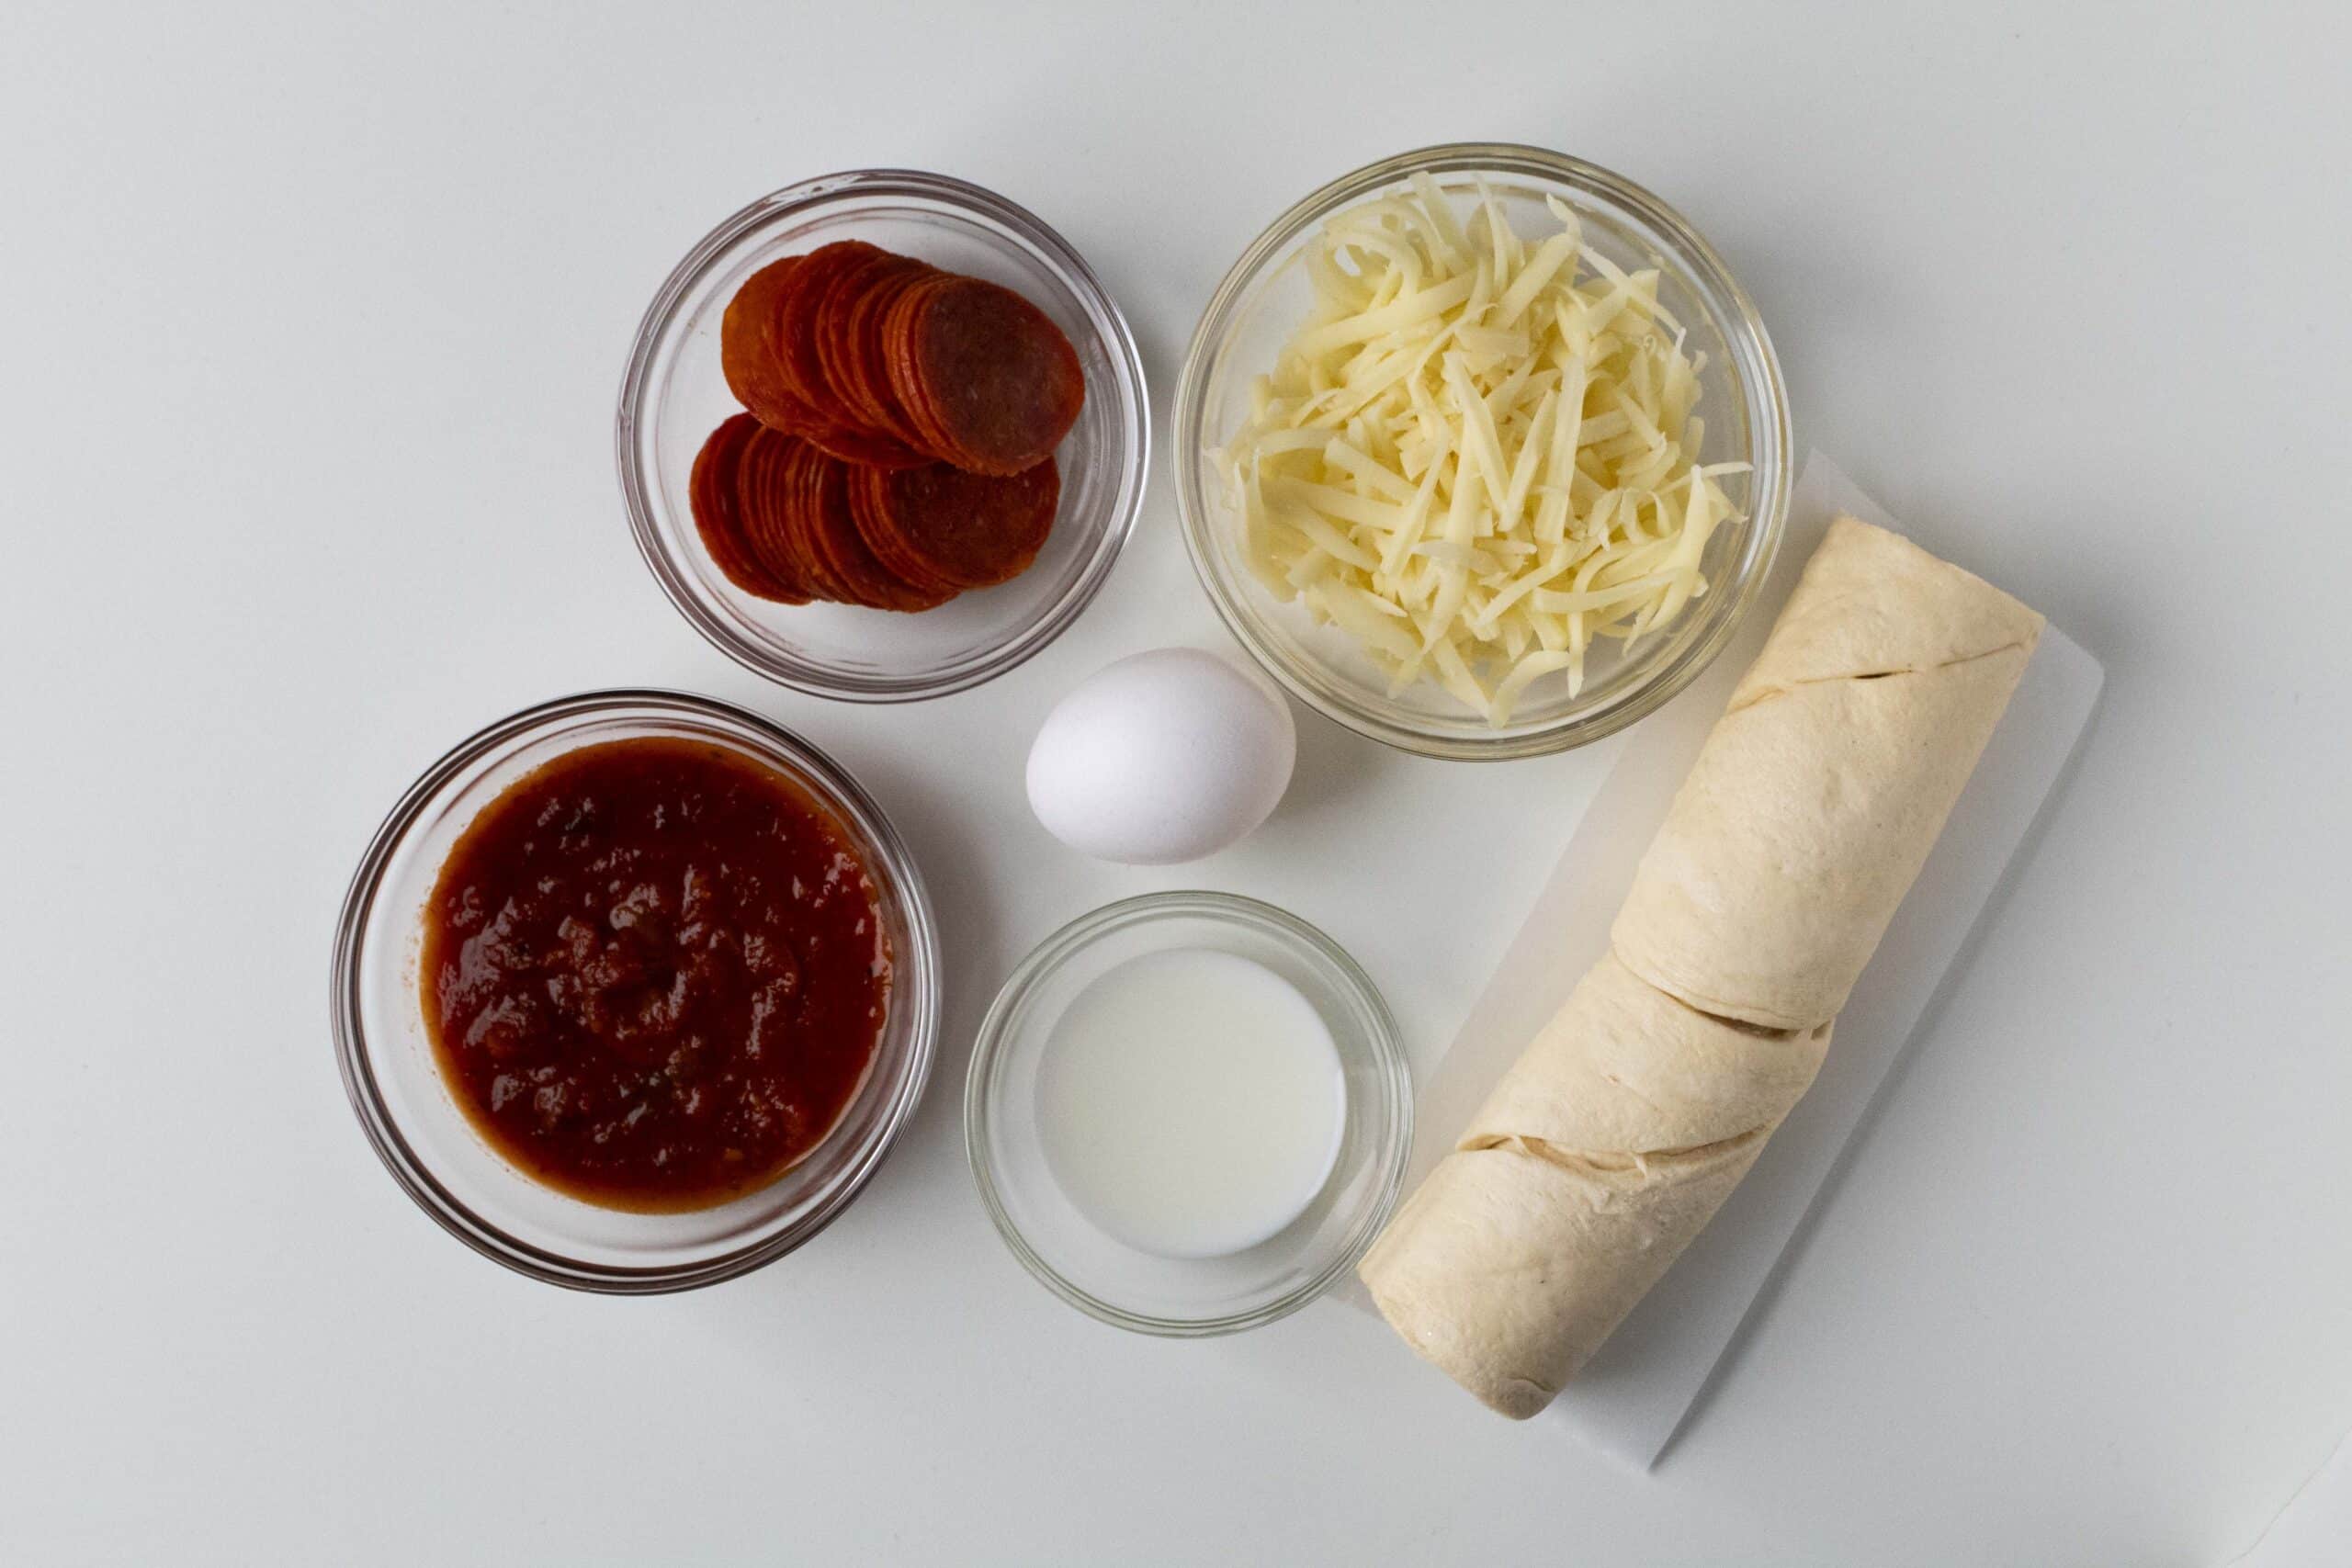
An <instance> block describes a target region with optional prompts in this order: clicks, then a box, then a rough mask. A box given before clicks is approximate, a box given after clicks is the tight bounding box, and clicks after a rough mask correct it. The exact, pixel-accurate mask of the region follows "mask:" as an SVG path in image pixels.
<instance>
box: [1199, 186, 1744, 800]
mask: <svg viewBox="0 0 2352 1568" xmlns="http://www.w3.org/2000/svg"><path fill="white" fill-rule="evenodd" d="M1175 450H1176V466H1177V491H1178V501H1179V505H1180V507H1181V509H1182V513H1183V520H1184V533H1185V541H1186V544H1187V547H1189V548H1190V550H1191V552H1192V556H1193V565H1194V567H1195V568H1196V570H1198V571H1199V573H1200V576H1201V581H1202V582H1203V583H1204V586H1205V587H1206V588H1207V589H1208V592H1209V596H1210V598H1211V599H1212V600H1213V601H1214V602H1215V603H1216V607H1217V609H1218V612H1219V613H1220V614H1221V615H1223V616H1224V617H1225V620H1226V623H1227V626H1230V627H1231V628H1232V629H1233V632H1234V634H1235V635H1236V636H1237V637H1239V638H1240V640H1241V641H1242V643H1243V644H1244V645H1245V646H1247V647H1248V648H1249V649H1250V651H1251V652H1252V653H1253V654H1254V655H1256V657H1257V658H1258V660H1259V661H1260V662H1261V663H1262V664H1263V665H1264V666H1265V667H1266V669H1267V670H1268V671H1269V672H1270V673H1272V675H1273V676H1274V677H1275V678H1276V679H1278V680H1279V681H1281V682H1283V685H1285V686H1287V687H1288V688H1289V689H1290V690H1291V691H1292V692H1293V693H1295V694H1296V695H1297V696H1298V697H1299V698H1300V699H1301V700H1302V701H1304V702H1306V704H1308V705H1310V706H1313V707H1315V708H1317V709H1318V710H1319V711H1321V712H1322V713H1324V714H1326V715H1328V716H1330V717H1331V718H1333V719H1335V720H1337V721H1338V722H1340V723H1341V724H1343V725H1346V726H1347V727H1349V728H1351V729H1355V730H1357V731H1359V732H1361V733H1363V734H1365V735H1368V736H1371V737H1373V738H1374V739H1378V740H1382V741H1385V742H1387V743H1388V744H1390V745H1393V746H1397V747H1400V748H1402V749H1404V750H1410V751H1416V752H1420V753H1422V754H1425V755H1430V756H1438V757H1449V758H1462V759H1495V758H1506V757H1523V756H1533V755H1537V754H1540V753H1544V752H1549V751H1558V750H1566V749H1568V748H1570V747H1573V746H1580V745H1583V744H1585V743H1586V742H1588V741H1591V740H1596V739H1600V737H1602V736H1604V735H1609V734H1611V733H1613V732H1614V731H1616V730H1618V729H1621V728H1624V727H1625V726H1626V725H1628V724H1631V723H1633V722H1634V720H1635V719H1638V718H1640V717H1641V716H1644V715H1645V714H1647V713H1649V712H1651V711H1653V710H1654V709H1656V708H1657V707H1658V706H1659V705H1661V704H1663V703H1664V702H1665V701H1666V700H1667V699H1668V698H1669V697H1671V696H1672V695H1673V694H1675V693H1676V692H1678V691H1679V690H1681V689H1682V687H1684V686H1685V685H1687V684H1688V683H1689V682H1691V679H1692V678H1693V677H1695V676H1696V675H1697V674H1698V672H1699V671H1701V670H1702V669H1704V668H1705V667H1706V664H1707V662H1708V660H1711V659H1713V657H1714V655H1715V654H1716V653H1717V652H1718V651H1720V650H1721V649H1722V648H1723V646H1724V642H1725V641H1726V640H1728V639H1729V637H1730V636H1731V632H1732V629H1733V627H1734V626H1736V624H1737V622H1738V620H1739V618H1740V616H1741V615H1743V614H1744V613H1745V611H1746V610H1747V606H1748V604H1749V603H1750V602H1751V600H1752V599H1753V598H1754V596H1755V593H1756V592H1757V590H1758V587H1759V586H1760V585H1761V583H1762V581H1763V579H1764V576H1765V574H1766V572H1767V570H1769V569H1770V564H1771V558H1772V553H1773V550H1774V549H1775V547H1777V546H1778V544H1779V542H1780V536H1781V525H1782V523H1783V520H1784V518H1785V516H1786V513H1787V510H1788V495H1789V479H1790V475H1789V469H1790V457H1789V417H1788V400H1787V395H1786V391H1785V389H1784V388H1783V386H1782V384H1781V371H1780V365H1779V362H1778V360H1777V359H1776V358H1775V357H1774V355H1773V353H1772V345H1771V342H1770V339H1769V338H1768V337H1767V336H1766V335H1765V332H1764V327H1763V324H1762V322H1761V321H1758V318H1757V314H1756V310H1755V308H1754V306H1753V305H1752V304H1751V303H1750V302H1749V300H1748V299H1747V294H1746V293H1745V291H1743V290H1742V289H1741V288H1740V287H1739V285H1738V284H1737V283H1736V281H1734V279H1733V278H1732V276H1731V274H1730V273H1729V271H1728V270H1727V269H1726V268H1725V267H1724V264H1723V262H1722V260H1721V258H1719V257H1718V256H1717V255H1716V254H1715V253H1714V251H1713V248H1712V247H1710V246H1709V245H1708V243H1706V241H1705V240H1703V239H1702V238H1701V237H1700V235H1699V234H1698V232H1697V231H1695V230H1693V229H1692V228H1691V226H1690V224H1689V223H1688V222H1686V221H1685V220H1683V219H1682V218H1681V217H1680V216H1679V214H1677V213H1676V212H1675V211H1674V210H1673V209H1670V208H1668V206H1667V205H1666V204H1665V203H1663V202H1661V201H1660V200H1658V198H1657V197H1655V196H1652V195H1651V194H1650V193H1648V192H1647V191H1645V190H1644V189H1642V188H1641V187H1640V186H1636V185H1634V184H1633V183H1632V182H1630V181H1628V180H1626V179H1624V178H1623V177H1622V176H1620V175H1614V174H1611V173H1610V172H1609V171H1608V170H1606V169H1602V168H1599V167H1597V166H1595V165H1593V164H1587V163H1584V162H1581V161H1580V160H1577V159H1575V158H1571V157H1567V156H1566V155H1564V154H1561V153H1557V152H1544V151H1543V150H1540V149H1536V148H1530V147H1514V146H1500V145H1487V144H1458V145H1452V146H1445V147H1436V148H1430V149H1426V150H1424V151H1421V152H1408V153H1405V154H1403V155H1401V156H1398V157H1395V158H1390V159H1388V160H1386V161H1385V162H1382V163H1379V164H1373V165H1371V166H1369V167H1367V168H1363V169H1360V170H1358V171H1356V172H1355V173H1353V174H1351V175H1347V176H1345V177H1344V178H1342V179H1340V180H1337V181H1334V182H1333V183H1332V184H1330V185H1328V186H1324V187H1323V188H1322V189H1320V190H1318V191H1317V192H1315V193H1314V194H1313V195H1311V196H1309V197H1306V199H1305V200H1303V201H1301V202H1300V203H1298V204H1297V205H1296V206H1295V207H1294V208H1292V209H1290V210H1289V211H1288V212H1286V213H1284V214H1283V216H1282V217H1281V218H1280V219H1279V220H1276V221H1275V223H1274V224H1273V226H1272V228H1270V229H1268V230H1267V231H1265V233H1263V234H1262V235H1261V236H1260V237H1259V238H1258V240H1257V241H1256V242H1255V243H1252V244H1251V245H1250V248H1249V249H1248V250H1247V251H1246V252H1244V253H1243V254H1242V256H1241V259H1240V260H1239V261H1238V262H1237V263H1235V264H1234V266H1233V269H1232V270H1231V271H1230V272H1229V273H1227V276H1226V278H1225V281H1224V282H1223V283H1222V284H1221V285H1220V286H1219V287H1218V288H1217V290H1216V295H1215V296H1214V297H1213V298H1212V299H1211V300H1210V302H1209V306H1208V309H1207V310H1206V312H1205V313H1204V315H1203V317H1202V320H1201V324H1200V327H1199V329H1198V331H1197V332H1196V333H1194V334H1193V343H1192V347H1191V349H1190V351H1189V352H1188V354H1187V355H1186V356H1185V362H1184V368H1183V372H1182V377H1181V378H1180V379H1179V381H1178V383H1177V389H1176V446H1175Z"/></svg>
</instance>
